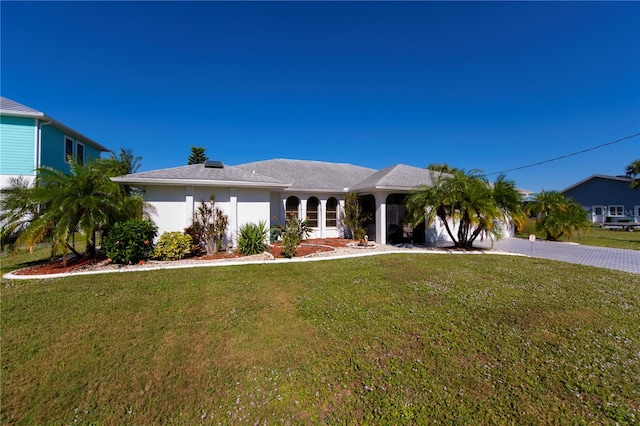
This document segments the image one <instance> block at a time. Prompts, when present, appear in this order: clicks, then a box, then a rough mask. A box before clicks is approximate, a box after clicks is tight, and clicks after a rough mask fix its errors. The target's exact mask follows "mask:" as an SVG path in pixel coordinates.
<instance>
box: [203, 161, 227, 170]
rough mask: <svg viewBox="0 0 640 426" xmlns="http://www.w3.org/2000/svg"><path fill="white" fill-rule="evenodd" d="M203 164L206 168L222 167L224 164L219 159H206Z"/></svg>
mask: <svg viewBox="0 0 640 426" xmlns="http://www.w3.org/2000/svg"><path fill="white" fill-rule="evenodd" d="M204 166H205V167H206V168H208V169H222V168H224V164H222V161H219V160H207V161H205V162H204Z"/></svg>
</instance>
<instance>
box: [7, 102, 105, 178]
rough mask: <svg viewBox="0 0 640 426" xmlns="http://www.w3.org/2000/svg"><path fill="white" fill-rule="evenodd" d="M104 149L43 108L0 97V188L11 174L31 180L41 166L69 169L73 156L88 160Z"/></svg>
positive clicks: (98, 155) (66, 171)
mask: <svg viewBox="0 0 640 426" xmlns="http://www.w3.org/2000/svg"><path fill="white" fill-rule="evenodd" d="M102 152H110V150H109V149H107V148H105V147H104V146H102V145H100V144H99V143H97V142H96V141H94V140H91V139H89V138H88V137H86V136H84V135H82V134H80V133H78V132H77V131H75V130H73V129H71V128H70V127H68V126H66V125H64V124H62V123H60V122H59V121H56V120H54V119H53V118H51V117H49V116H48V115H46V114H45V113H43V112H40V111H38V110H35V109H33V108H30V107H28V106H26V105H22V104H20V103H18V102H15V101H13V100H11V99H7V98H5V97H0V188H4V187H6V186H8V184H9V180H10V179H11V178H12V177H18V176H23V177H25V178H27V179H28V180H29V181H31V182H32V181H33V180H34V179H35V176H36V172H35V170H36V169H37V168H38V167H41V166H49V167H53V168H55V169H58V170H62V171H63V172H65V173H69V172H70V168H69V158H70V157H75V158H77V159H78V160H79V161H81V162H82V163H84V164H86V163H87V161H89V160H90V159H92V158H99V157H100V154H101V153H102Z"/></svg>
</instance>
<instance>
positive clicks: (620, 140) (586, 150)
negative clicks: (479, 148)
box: [483, 133, 640, 176]
mask: <svg viewBox="0 0 640 426" xmlns="http://www.w3.org/2000/svg"><path fill="white" fill-rule="evenodd" d="M636 136H640V133H636V134H635V135H629V136H625V137H624V138H621V139H617V140H615V141H611V142H607V143H603V144H602V145H598V146H594V147H592V148H587V149H583V150H582V151H578V152H573V153H571V154H567V155H563V156H561V157H556V158H552V159H551V160H545V161H539V162H537V163H533V164H527V165H526V166H520V167H515V168H513V169H508V170H503V171H501V172H493V173H486V174H484V175H483V176H491V175H497V174H502V173H507V172H512V171H514V170H521V169H527V168H529V167H535V166H539V165H541V164H546V163H551V162H552V161H557V160H562V159H564V158H567V157H573V156H574V155H578V154H584V153H585V152H589V151H593V150H594V149H598V148H602V147H603V146H608V145H613V144H614V143H618V142H622V141H625V140H627V139H632V138H635V137H636Z"/></svg>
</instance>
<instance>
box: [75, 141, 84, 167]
mask: <svg viewBox="0 0 640 426" xmlns="http://www.w3.org/2000/svg"><path fill="white" fill-rule="evenodd" d="M76 160H78V163H80V164H84V145H83V144H81V143H77V144H76Z"/></svg>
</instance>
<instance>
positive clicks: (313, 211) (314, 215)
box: [307, 197, 320, 228]
mask: <svg viewBox="0 0 640 426" xmlns="http://www.w3.org/2000/svg"><path fill="white" fill-rule="evenodd" d="M318 205H320V202H319V201H318V199H317V198H316V197H311V198H309V199H308V200H307V220H308V221H309V226H310V227H312V228H317V227H318Z"/></svg>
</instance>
